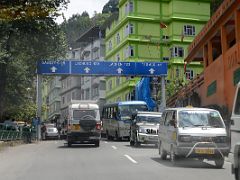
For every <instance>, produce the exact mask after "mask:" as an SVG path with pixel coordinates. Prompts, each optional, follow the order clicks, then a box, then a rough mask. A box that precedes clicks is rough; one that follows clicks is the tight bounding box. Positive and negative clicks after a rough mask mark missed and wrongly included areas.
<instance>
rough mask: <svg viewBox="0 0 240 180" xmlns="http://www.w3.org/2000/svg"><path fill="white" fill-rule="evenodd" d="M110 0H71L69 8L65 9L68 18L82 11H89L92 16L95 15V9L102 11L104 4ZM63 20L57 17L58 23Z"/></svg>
mask: <svg viewBox="0 0 240 180" xmlns="http://www.w3.org/2000/svg"><path fill="white" fill-rule="evenodd" d="M108 1H109V0H70V3H69V4H68V9H67V10H65V11H63V13H64V16H65V17H66V19H69V18H70V17H71V16H72V15H73V14H77V13H79V14H82V12H84V11H87V12H88V14H89V15H90V17H92V16H93V14H94V11H97V12H98V13H99V12H102V9H103V6H104V5H105V4H106V3H107V2H108ZM62 21H63V19H62V17H59V18H58V19H57V22H58V23H61V22H62Z"/></svg>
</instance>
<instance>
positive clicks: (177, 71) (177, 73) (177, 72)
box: [176, 68, 180, 77]
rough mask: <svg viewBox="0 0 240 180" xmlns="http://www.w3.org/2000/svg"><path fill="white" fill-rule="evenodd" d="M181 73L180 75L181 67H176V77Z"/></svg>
mask: <svg viewBox="0 0 240 180" xmlns="http://www.w3.org/2000/svg"><path fill="white" fill-rule="evenodd" d="M179 75H180V71H179V69H178V68H177V69H176V77H179Z"/></svg>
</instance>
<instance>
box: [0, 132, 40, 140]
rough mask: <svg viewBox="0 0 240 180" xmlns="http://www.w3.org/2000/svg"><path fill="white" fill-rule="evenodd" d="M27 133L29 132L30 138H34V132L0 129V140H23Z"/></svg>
mask: <svg viewBox="0 0 240 180" xmlns="http://www.w3.org/2000/svg"><path fill="white" fill-rule="evenodd" d="M27 133H30V134H29V135H30V137H31V140H36V133H35V132H22V131H11V130H0V141H19V140H25V139H26V137H27Z"/></svg>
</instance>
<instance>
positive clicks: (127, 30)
mask: <svg viewBox="0 0 240 180" xmlns="http://www.w3.org/2000/svg"><path fill="white" fill-rule="evenodd" d="M133 33H134V25H133V24H127V25H126V26H125V36H128V35H129V34H133Z"/></svg>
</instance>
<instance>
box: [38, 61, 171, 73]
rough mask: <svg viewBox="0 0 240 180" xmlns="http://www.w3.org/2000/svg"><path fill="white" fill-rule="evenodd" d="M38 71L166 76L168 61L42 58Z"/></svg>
mask: <svg viewBox="0 0 240 180" xmlns="http://www.w3.org/2000/svg"><path fill="white" fill-rule="evenodd" d="M37 73H38V74H42V75H83V76H95V75H101V76H166V75H167V63H165V62H122V61H119V62H117V61H80V60H78V61H77V60H51V61H49V60H42V61H38V67H37Z"/></svg>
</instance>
